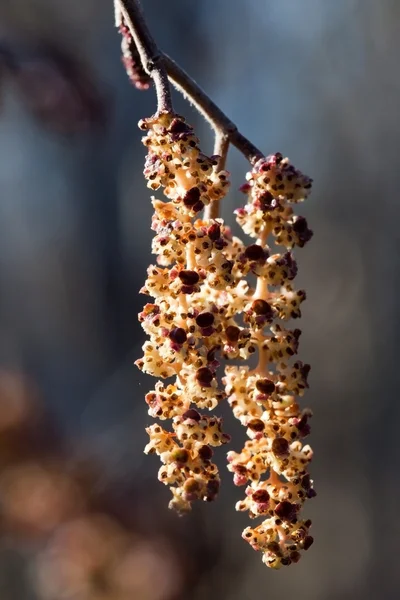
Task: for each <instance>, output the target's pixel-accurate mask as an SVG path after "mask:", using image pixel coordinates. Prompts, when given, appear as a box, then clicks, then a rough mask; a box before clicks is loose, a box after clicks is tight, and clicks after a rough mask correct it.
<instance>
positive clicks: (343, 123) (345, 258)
mask: <svg viewBox="0 0 400 600" xmlns="http://www.w3.org/2000/svg"><path fill="white" fill-rule="evenodd" d="M111 4H112V3H111V0H96V1H95V0H69V1H68V2H62V1H61V0H14V1H13V2H12V3H10V2H5V1H4V0H3V1H2V2H0V35H1V39H2V40H4V42H5V43H7V44H8V45H9V46H11V47H13V48H16V49H18V51H19V49H21V48H22V49H23V51H24V52H28V53H29V50H30V49H31V48H36V47H42V46H43V45H49V46H52V47H53V46H55V47H56V48H58V49H60V50H61V51H62V52H63V53H65V54H66V55H67V56H68V57H70V59H71V60H72V61H75V62H76V63H77V64H79V65H82V67H83V68H84V69H85V72H89V73H90V78H91V82H92V85H93V87H94V89H95V91H96V94H98V95H99V97H101V99H102V102H103V105H104V110H105V112H104V115H103V116H102V117H101V123H100V125H98V124H94V125H93V126H92V125H90V126H89V127H86V128H82V129H79V128H78V130H77V131H75V132H74V133H73V134H70V133H65V132H59V131H58V130H57V128H56V127H53V126H52V124H51V123H50V124H49V123H48V122H46V121H43V120H41V119H38V118H37V116H36V115H35V114H34V112H33V111H32V110H31V108H30V106H29V101H28V100H29V98H28V99H27V97H26V93H25V95H24V93H23V90H22V91H21V86H20V85H17V84H16V81H15V78H13V77H11V76H8V75H7V74H6V73H5V74H4V76H2V77H1V86H0V102H1V104H0V360H1V363H2V365H5V366H10V367H16V368H19V369H21V370H23V371H24V372H27V373H29V374H30V375H32V376H33V377H34V378H35V380H36V381H37V382H38V385H39V386H40V389H41V390H42V394H43V397H44V400H45V402H46V404H47V405H48V407H49V408H50V409H51V411H52V413H53V414H54V416H55V417H56V418H57V419H58V421H59V422H60V423H61V425H62V427H63V428H64V431H65V434H66V435H68V436H69V437H70V438H71V440H73V441H74V443H75V444H76V445H77V446H79V445H80V444H83V445H85V448H90V451H91V452H92V453H93V454H94V455H96V456H97V457H98V459H99V460H100V461H102V464H103V467H104V473H105V474H106V477H108V478H109V479H110V481H113V482H115V485H118V482H123V481H125V480H126V479H129V478H132V477H134V478H135V481H136V482H137V481H140V480H141V478H142V479H143V481H147V480H149V479H151V478H155V477H156V470H157V468H158V463H157V461H156V459H153V458H152V457H148V458H145V457H144V456H143V454H142V448H143V446H144V444H145V442H146V435H145V433H144V426H145V424H147V423H149V417H148V416H147V413H146V407H145V404H144V401H143V397H144V394H145V392H146V391H147V390H148V389H149V388H150V386H151V385H152V381H151V380H150V379H148V378H146V377H144V376H142V375H141V374H140V373H139V372H138V371H137V370H136V368H135V367H134V366H133V365H132V363H133V360H135V359H136V358H137V357H139V356H140V346H141V344H142V343H143V336H142V332H141V329H140V327H139V324H138V323H137V319H136V313H137V312H138V310H139V309H140V307H141V305H142V304H143V303H144V302H145V301H146V300H145V297H140V296H139V295H138V290H139V288H140V286H141V285H142V282H143V280H144V277H145V270H146V266H147V264H148V262H149V261H150V260H151V255H150V240H151V231H150V227H149V225H150V217H151V204H150V200H149V196H150V194H149V191H148V190H147V188H146V186H145V183H144V180H143V178H142V165H143V161H144V148H143V146H142V145H141V142H140V132H139V131H138V129H137V121H138V120H139V119H140V118H142V117H144V116H149V115H150V114H152V112H154V109H155V98H154V94H153V92H152V91H151V90H150V91H149V92H147V93H140V92H138V91H136V90H135V89H134V88H133V87H132V86H131V85H130V83H129V81H128V80H127V77H126V75H125V73H124V70H123V67H122V65H121V62H120V56H119V42H120V40H119V36H118V35H117V32H116V31H115V30H114V28H113V11H112V6H111ZM143 4H144V8H145V11H146V15H147V17H148V21H149V25H150V26H151V29H152V31H153V33H154V35H155V36H156V38H157V41H158V42H159V44H160V46H161V47H162V48H163V49H164V50H166V51H167V52H168V53H169V54H171V55H172V56H173V57H174V58H175V59H177V60H178V62H180V64H181V65H182V66H183V67H184V68H185V69H186V70H188V71H189V72H190V73H191V75H192V76H193V77H194V78H195V79H196V80H197V81H198V82H199V83H200V84H201V85H202V86H203V87H204V88H205V90H206V91H207V92H208V93H209V94H210V95H211V96H212V97H213V99H214V100H215V101H216V102H217V103H218V104H219V105H220V106H221V108H223V109H224V110H225V112H226V113H227V114H228V115H229V116H230V117H231V118H232V119H233V120H234V121H235V122H236V123H237V124H238V125H239V127H240V129H241V130H242V131H243V133H244V134H246V135H247V136H248V137H250V138H251V139H252V141H253V142H254V143H255V144H256V145H257V146H259V147H261V148H262V149H263V150H264V151H265V152H266V153H267V154H268V153H271V152H275V151H281V152H282V153H284V154H285V155H288V156H289V157H290V158H291V160H292V161H293V162H294V163H295V165H296V166H298V167H299V168H300V169H302V170H304V171H305V172H306V173H307V174H309V175H310V176H312V177H313V178H314V180H315V185H314V190H313V194H312V195H311V197H310V199H309V200H308V201H307V203H306V205H304V206H302V207H301V209H302V212H303V214H304V215H306V216H307V218H308V220H309V222H310V225H311V227H312V228H313V229H314V233H315V236H314V238H313V240H312V242H311V243H310V244H309V245H308V246H307V247H306V248H305V249H304V250H300V251H299V252H298V258H299V267H300V274H299V279H298V281H299V284H300V285H302V286H304V287H305V289H306V290H307V295H308V300H307V302H306V304H305V305H304V311H303V319H302V329H303V336H302V345H301V358H302V359H303V360H305V361H307V362H310V363H311V365H312V371H311V377H310V383H311V388H310V391H309V393H308V395H307V396H306V398H305V402H306V404H307V405H308V406H310V407H312V409H313V410H314V415H315V416H314V419H313V423H312V425H313V432H312V439H311V440H310V441H311V443H312V445H313V447H314V450H315V460H314V463H313V465H312V474H313V476H314V480H315V487H316V489H317V491H318V497H317V498H316V499H315V500H313V501H312V502H310V503H309V506H308V507H307V510H308V515H309V516H311V517H312V518H313V521H314V526H313V535H314V537H315V539H316V542H315V544H314V546H313V548H312V549H310V551H309V552H308V553H307V554H306V555H305V556H304V557H303V559H302V561H301V562H300V563H299V564H298V565H296V566H293V567H290V568H289V569H283V570H281V571H280V572H277V573H275V572H271V571H269V570H267V569H266V568H265V567H263V565H262V564H261V560H260V557H259V556H258V555H257V554H256V553H254V552H253V551H252V550H251V549H250V548H249V547H248V545H247V544H245V543H244V542H243V541H242V540H241V539H240V532H241V529H242V528H243V526H245V525H246V524H247V521H246V518H245V516H243V515H238V514H237V513H235V511H234V508H233V506H234V502H235V501H236V500H238V499H239V498H240V496H241V494H242V490H241V489H237V488H234V486H233V484H232V483H231V477H230V476H229V474H228V473H226V472H225V471H224V470H223V471H222V476H223V483H224V491H223V492H222V493H221V495H220V497H219V499H218V502H217V503H216V504H215V505H212V506H205V507H204V510H202V513H203V514H202V518H204V519H205V520H206V521H207V520H208V519H209V523H210V524H212V525H210V528H209V529H211V530H212V529H213V527H214V525H215V528H216V530H217V531H218V535H217V538H218V543H219V544H221V545H222V550H221V554H220V557H219V559H218V561H217V562H216V564H215V565H213V566H212V568H210V569H209V570H208V571H207V572H206V574H205V575H204V581H201V583H200V584H198V585H196V587H195V589H193V590H192V592H191V596H192V597H198V598H206V597H209V596H210V597H211V595H212V594H213V588H212V589H210V586H208V584H207V581H208V579H209V578H211V577H212V581H213V582H214V583H213V585H217V584H216V583H215V582H216V581H218V588H217V589H218V595H219V596H220V597H221V598H226V599H229V600H244V599H246V600H247V599H251V600H253V599H256V598H264V597H265V598H267V597H268V598H270V599H274V600H275V599H277V598H284V597H296V598H298V600H306V599H307V600H336V599H338V598H341V599H343V600H347V599H348V600H350V599H351V600H358V599H360V600H361V599H368V600H378V599H379V600H380V599H384V600H392V599H393V600H394V599H395V598H397V597H398V589H399V584H400V570H399V568H398V564H397V560H398V537H399V534H400V525H399V516H398V498H399V481H400V479H399V469H398V465H399V458H400V452H399V443H398V430H397V427H398V420H399V416H400V414H399V408H398V387H397V386H398V383H399V377H398V368H397V365H396V358H397V344H398V338H399V318H398V309H397V294H398V290H399V285H400V282H399V252H398V244H399V230H398V227H399V225H398V220H399V215H400V212H399V187H400V170H399V156H400V155H399V145H400V75H399V64H398V63H399V59H400V41H399V36H398V23H399V18H400V4H399V2H398V1H397V0H380V2H377V1H376V0H336V1H335V2H333V1H330V0H281V1H280V2H275V1H273V0H246V1H245V0H204V1H203V2H195V1H194V0H175V1H172V0H168V1H167V0H145V1H144V2H143ZM26 49H27V50H26ZM176 106H177V108H178V109H179V111H180V112H182V113H183V114H185V115H186V116H187V117H188V120H189V121H190V122H191V123H192V124H193V125H195V127H196V130H197V133H198V135H199V137H200V138H201V140H202V144H203V147H204V149H205V151H207V152H211V149H212V135H211V132H210V130H209V128H208V126H207V125H206V124H204V123H203V122H202V120H201V119H200V118H199V117H198V116H197V115H196V114H195V113H194V111H193V109H191V108H189V107H188V106H187V105H186V104H184V103H183V102H182V100H181V99H180V98H178V97H176ZM228 168H229V170H230V171H231V174H232V182H233V185H232V191H231V193H230V195H229V197H228V198H227V199H226V201H224V217H225V218H226V219H231V218H232V217H231V212H232V209H233V208H236V207H237V206H239V205H240V203H241V202H243V198H242V197H241V195H240V194H239V192H237V191H236V189H237V187H238V186H239V185H240V183H242V181H243V180H244V175H245V171H246V169H247V165H246V162H245V161H244V159H243V158H242V157H241V156H240V155H239V154H238V153H237V152H236V150H232V151H231V153H230V156H229V164H228ZM396 382H397V385H396ZM0 410H1V407H0ZM227 428H228V430H229V431H231V432H232V433H233V436H234V437H233V441H232V447H233V448H235V449H239V448H240V447H241V444H242V443H243V441H244V434H243V433H242V432H241V431H240V428H239V427H238V426H237V425H236V424H235V423H233V421H232V420H229V418H228V419H227ZM221 454H223V452H221ZM157 490H158V493H159V494H160V496H161V497H162V498H163V500H164V501H165V502H167V501H168V491H167V490H166V488H164V487H163V486H162V485H161V484H160V485H159V487H158V488H157ZM204 535H205V536H206V535H210V536H212V535H213V532H212V531H211V532H210V531H209V530H208V529H207V528H205V529H204ZM213 543H214V542H213ZM187 551H188V552H190V551H191V550H190V544H189V545H188V548H187ZM2 556H3V558H1V557H2ZM0 560H1V562H2V564H0V569H1V573H0V580H1V581H0V585H1V586H2V590H3V591H2V594H1V597H2V599H3V598H4V600H14V598H15V599H17V598H25V597H26V593H27V592H26V588H24V591H21V590H20V589H19V585H18V584H17V583H15V582H16V581H17V580H18V578H19V575H18V573H19V569H20V568H21V569H22V570H23V568H24V566H23V565H22V566H21V565H20V563H19V559H18V560H17V559H16V558H15V557H14V551H13V553H12V555H10V553H9V551H8V550H7V545H5V546H4V549H3V550H2V552H1V554H0Z"/></svg>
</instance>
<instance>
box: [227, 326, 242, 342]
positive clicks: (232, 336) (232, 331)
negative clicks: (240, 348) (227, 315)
mask: <svg viewBox="0 0 400 600" xmlns="http://www.w3.org/2000/svg"><path fill="white" fill-rule="evenodd" d="M225 333H226V337H227V340H228V342H231V343H235V342H237V341H238V339H239V335H240V329H239V327H235V326H234V325H228V327H227V328H226V330H225Z"/></svg>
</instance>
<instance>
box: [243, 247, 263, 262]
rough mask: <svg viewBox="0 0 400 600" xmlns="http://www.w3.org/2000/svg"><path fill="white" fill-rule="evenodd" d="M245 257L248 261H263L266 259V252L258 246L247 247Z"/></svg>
mask: <svg viewBox="0 0 400 600" xmlns="http://www.w3.org/2000/svg"><path fill="white" fill-rule="evenodd" d="M244 255H245V257H246V258H247V259H248V260H261V259H262V258H265V252H264V250H263V249H262V247H261V246H259V245H258V244H252V245H251V246H247V248H246V250H245V251H244Z"/></svg>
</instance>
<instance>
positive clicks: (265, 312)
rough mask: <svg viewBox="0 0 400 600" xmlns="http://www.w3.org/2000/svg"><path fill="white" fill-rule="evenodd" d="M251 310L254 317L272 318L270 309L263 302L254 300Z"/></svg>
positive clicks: (266, 303)
mask: <svg viewBox="0 0 400 600" xmlns="http://www.w3.org/2000/svg"><path fill="white" fill-rule="evenodd" d="M251 308H252V309H253V311H254V312H255V313H256V315H261V316H265V317H272V314H273V313H272V308H271V306H270V305H269V304H268V302H266V301H265V300H261V299H259V300H254V302H253V304H252V305H251Z"/></svg>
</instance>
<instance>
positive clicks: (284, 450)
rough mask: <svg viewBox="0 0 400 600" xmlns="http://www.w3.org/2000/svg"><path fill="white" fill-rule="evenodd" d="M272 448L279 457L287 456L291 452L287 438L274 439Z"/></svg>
mask: <svg viewBox="0 0 400 600" xmlns="http://www.w3.org/2000/svg"><path fill="white" fill-rule="evenodd" d="M271 449H272V452H273V453H274V454H275V456H277V457H278V458H281V457H284V456H287V455H288V454H289V442H288V441H287V440H285V438H282V437H277V438H275V439H274V440H273V441H272V446H271Z"/></svg>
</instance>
